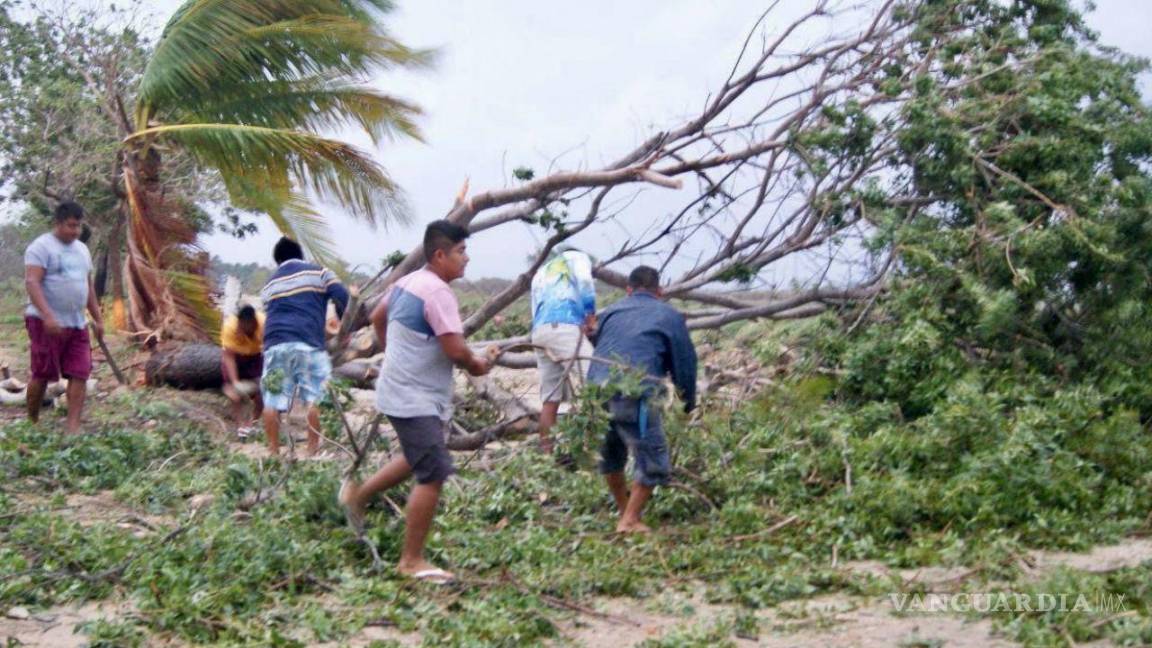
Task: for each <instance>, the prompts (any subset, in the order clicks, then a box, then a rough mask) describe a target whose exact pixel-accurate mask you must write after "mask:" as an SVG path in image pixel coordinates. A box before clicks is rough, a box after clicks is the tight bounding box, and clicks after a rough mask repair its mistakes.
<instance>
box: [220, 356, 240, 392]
mask: <svg viewBox="0 0 1152 648" xmlns="http://www.w3.org/2000/svg"><path fill="white" fill-rule="evenodd" d="M221 357H222V358H223V364H224V382H226V383H228V384H229V385H233V384H236V383H238V382H240V371H239V370H238V369H237V368H236V352H235V351H233V350H231V349H228V348H225V349H224V352H223V354H222V356H221Z"/></svg>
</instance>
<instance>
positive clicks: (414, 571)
mask: <svg viewBox="0 0 1152 648" xmlns="http://www.w3.org/2000/svg"><path fill="white" fill-rule="evenodd" d="M396 571H398V572H400V574H401V575H402V576H407V577H408V578H414V579H416V580H421V581H427V582H429V583H436V584H437V585H443V584H445V583H450V582H452V581H454V580H456V574H453V573H452V572H450V571H445V570H443V569H440V568H439V567H437V566H436V565H433V564H432V563H430V562H428V561H427V560H420V561H417V562H413V563H406V562H401V563H400V564H399V565H397V566H396Z"/></svg>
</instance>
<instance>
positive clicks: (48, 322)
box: [24, 265, 60, 335]
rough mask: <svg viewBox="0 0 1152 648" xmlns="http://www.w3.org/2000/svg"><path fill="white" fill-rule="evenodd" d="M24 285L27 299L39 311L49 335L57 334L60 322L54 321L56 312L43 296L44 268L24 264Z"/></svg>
mask: <svg viewBox="0 0 1152 648" xmlns="http://www.w3.org/2000/svg"><path fill="white" fill-rule="evenodd" d="M24 287H25V288H26V289H27V290H28V299H29V300H30V301H31V302H32V305H33V306H35V307H36V310H38V311H40V319H41V320H43V322H44V329H45V330H47V331H48V333H49V334H51V335H59V334H60V323H59V322H57V321H56V313H54V312H52V309H51V308H50V307H49V306H48V298H47V297H45V296H44V268H43V267H41V266H35V265H26V266H24Z"/></svg>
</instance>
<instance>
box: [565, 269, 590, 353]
mask: <svg viewBox="0 0 1152 648" xmlns="http://www.w3.org/2000/svg"><path fill="white" fill-rule="evenodd" d="M568 267H569V268H570V269H571V270H572V278H573V280H574V281H575V288H576V294H577V295H579V297H580V303H581V305H582V306H583V307H584V335H587V336H591V335H592V334H593V333H594V332H595V331H596V280H595V279H593V278H592V263H591V260H590V259H588V257H587V256H586V255H583V254H581V255H579V256H578V257H574V258H573V259H572V260H571V262H570V263H569V264H568Z"/></svg>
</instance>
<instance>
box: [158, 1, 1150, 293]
mask: <svg viewBox="0 0 1152 648" xmlns="http://www.w3.org/2000/svg"><path fill="white" fill-rule="evenodd" d="M155 4H156V10H157V11H158V12H162V13H163V12H166V13H164V15H165V16H166V15H167V14H170V13H171V11H172V10H174V9H175V8H176V7H177V6H179V5H180V4H181V2H180V0H157V1H156V2H155ZM398 4H399V8H398V9H397V11H396V12H395V13H394V14H393V16H392V19H391V21H390V25H389V27H390V29H391V31H392V32H393V33H394V34H396V35H398V36H399V37H400V38H401V39H402V40H404V41H406V42H407V43H408V44H410V45H413V46H418V47H434V48H437V49H439V51H440V61H439V64H438V66H437V67H436V69H435V70H433V71H432V72H428V73H425V74H422V75H420V76H412V75H407V74H402V75H396V74H389V75H385V76H382V77H381V78H380V79H379V85H380V87H381V88H383V89H384V90H386V91H387V92H389V93H392V94H395V95H398V96H401V97H404V98H407V99H411V100H413V101H415V102H416V103H418V104H420V105H421V106H423V107H424V109H425V111H426V113H427V114H426V116H425V119H424V121H423V124H422V125H423V128H424V132H425V134H426V137H427V141H426V142H425V143H418V142H400V143H395V144H389V143H385V144H384V145H383V146H382V147H381V148H380V149H379V150H377V151H376V153H377V155H378V158H379V159H380V160H381V161H382V162H383V163H384V165H385V166H386V167H387V168H388V169H389V170H390V171H391V173H392V174H393V175H394V176H395V178H396V179H397V180H398V181H399V183H400V184H401V186H402V187H404V188H405V190H406V191H407V193H408V195H409V198H410V201H411V204H412V207H413V212H414V215H415V218H416V223H414V224H413V225H410V226H408V227H397V228H392V229H389V230H387V231H385V230H380V231H377V232H372V231H371V230H369V229H368V228H366V227H364V226H362V225H359V224H356V223H354V222H352V221H351V220H350V219H349V218H348V217H347V216H345V215H344V214H342V213H340V212H339V211H338V210H333V211H332V212H331V214H330V217H331V222H332V224H333V229H334V230H335V236H334V238H335V240H336V243H337V249H338V250H340V251H341V253H342V254H343V256H344V258H345V259H346V260H347V261H348V262H349V264H350V265H353V264H367V265H368V266H371V267H373V268H375V267H378V265H379V260H380V259H381V258H382V257H384V256H386V255H387V254H388V253H389V252H391V251H393V250H396V249H404V250H407V249H409V248H411V247H412V246H413V245H414V244H415V243H416V242H417V241H418V240H419V237H420V234H421V232H422V229H423V228H422V224H423V223H426V222H428V221H430V220H434V219H436V218H440V217H442V216H443V215H444V213H445V212H446V210H447V209H448V207H449V206H450V204H451V201H452V197H453V196H454V194H455V193H456V191H457V190H458V188H459V187H460V185H461V183H462V182H463V181H464V179H465V178H470V179H471V185H472V190H473V192H476V191H482V190H485V189H491V188H498V187H502V186H505V185H506V184H508V183H509V182H510V175H511V170H512V169H513V168H515V167H517V166H522V165H523V166H529V167H533V168H535V169H536V170H537V172H538V173H540V172H543V171H546V169H547V166H548V164H549V163H551V162H552V161H553V160H554V159H555V158H557V157H558V156H559V166H560V167H561V168H574V167H579V166H592V165H597V164H600V163H602V162H606V161H609V160H611V159H615V158H616V157H619V156H620V155H621V154H623V153H625V152H627V151H628V150H630V149H631V148H632V147H633V146H634V145H635V144H636V143H638V142H639V141H642V140H643V139H645V138H646V136H647V135H648V134H649V133H650V132H652V131H653V130H656V129H659V128H661V127H664V126H667V125H669V124H674V123H676V122H678V121H679V120H680V119H681V118H682V117H684V116H686V115H688V114H690V113H691V112H692V111H693V110H695V109H697V108H698V107H699V106H700V104H701V102H702V101H703V99H704V97H705V96H706V94H707V93H708V91H709V89H711V88H714V87H716V85H717V84H718V83H719V82H720V81H722V80H723V78H724V76H725V75H726V74H727V72H728V70H729V68H730V66H731V63H732V61H733V60H734V56H735V53H736V51H737V48H738V47H739V45H740V42H741V41H742V39H743V37H744V35H745V34H746V32H747V30H748V28H749V26H750V25H751V24H752V23H753V22H754V21H755V19H756V17H757V16H758V15H759V13H760V12H761V11H762V10H763V5H765V4H766V3H763V2H753V1H751V0H631V1H628V2H620V1H619V0H585V1H584V2H541V1H540V0H407V1H405V0H400V1H399V2H398ZM782 4H783V5H785V8H786V9H787V8H789V7H788V5H795V7H792V8H793V9H799V8H801V7H807V6H810V2H809V0H782ZM1096 5H1097V9H1096V11H1095V12H1093V13H1092V14H1090V16H1089V22H1090V24H1091V25H1092V26H1093V27H1094V28H1095V29H1096V30H1098V31H1099V32H1100V33H1101V40H1102V41H1103V42H1104V43H1105V44H1107V45H1113V46H1116V47H1119V48H1120V49H1122V50H1125V51H1127V52H1130V53H1133V54H1138V55H1140V56H1145V57H1149V58H1152V41H1150V39H1149V38H1148V37H1147V31H1148V26H1149V25H1150V24H1152V1H1150V0H1097V1H1096ZM1145 87H1146V88H1148V87H1149V85H1148V83H1145ZM353 141H355V142H356V143H358V144H362V145H364V146H368V142H367V140H366V139H363V140H361V139H356V140H353ZM639 208H640V209H642V208H643V207H642V206H641V207H639ZM260 225H261V229H262V233H261V234H260V235H258V236H257V237H255V239H254V240H253V239H248V240H245V241H236V240H234V239H231V238H229V237H227V236H220V235H216V236H212V237H208V238H207V239H206V240H205V241H204V245H205V247H206V248H207V249H208V250H209V251H210V252H212V253H213V254H216V255H219V256H220V257H222V258H224V259H225V260H228V261H235V262H248V261H256V262H261V263H270V261H271V259H270V256H271V254H270V250H271V244H272V242H274V240H275V238H276V235H275V234H274V233H273V231H272V227H271V224H270V223H268V222H267V221H264V222H261V223H260ZM534 246H535V244H534V239H533V238H532V235H531V234H530V233H529V232H528V231H527V227H526V226H525V227H523V228H521V227H520V226H515V227H509V228H498V229H496V230H493V231H492V232H490V233H487V234H481V235H478V236H477V237H475V239H473V240H472V241H470V249H471V255H472V259H473V262H472V264H471V266H470V267H469V275H470V276H472V277H483V276H511V275H514V274H516V273H517V272H519V271H521V270H522V269H523V266H524V260H525V257H526V255H527V254H528V253H529V252H530V251H531V250H532V248H533V247H534Z"/></svg>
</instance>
